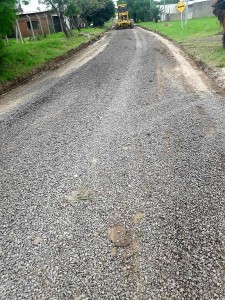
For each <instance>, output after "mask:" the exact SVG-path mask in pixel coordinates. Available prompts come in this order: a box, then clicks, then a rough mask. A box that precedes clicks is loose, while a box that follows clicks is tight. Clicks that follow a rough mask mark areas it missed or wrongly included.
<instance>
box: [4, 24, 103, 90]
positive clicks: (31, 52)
mask: <svg viewBox="0 0 225 300" xmlns="http://www.w3.org/2000/svg"><path fill="white" fill-rule="evenodd" d="M107 28H108V26H105V27H102V28H83V29H82V30H81V34H79V33H78V31H77V30H74V36H73V37H70V38H66V37H65V34H64V33H62V32H60V33H55V34H52V35H47V36H46V37H45V38H44V37H38V38H37V39H36V40H34V41H29V40H28V39H25V43H24V44H20V43H16V40H15V39H10V40H9V45H7V46H6V47H4V49H3V51H2V52H1V53H0V87H3V86H4V85H5V84H6V83H9V82H11V81H12V80H14V81H17V80H20V79H23V77H24V76H26V74H29V73H30V72H31V71H33V70H35V69H38V68H41V67H42V66H43V65H45V64H46V63H47V62H50V61H52V60H53V59H56V58H57V57H61V56H63V55H65V54H66V53H67V52H68V51H71V50H73V49H77V48H79V47H80V46H81V45H82V44H84V43H87V42H88V41H90V40H91V39H95V38H97V37H98V36H99V35H100V34H101V33H103V32H104V31H106V29H107Z"/></svg>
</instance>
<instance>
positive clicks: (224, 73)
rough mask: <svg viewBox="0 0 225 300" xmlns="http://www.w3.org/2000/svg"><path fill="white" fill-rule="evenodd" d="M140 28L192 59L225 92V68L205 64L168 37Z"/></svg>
mask: <svg viewBox="0 0 225 300" xmlns="http://www.w3.org/2000/svg"><path fill="white" fill-rule="evenodd" d="M138 27H141V28H142V29H144V30H147V31H150V32H151V33H152V34H154V36H155V37H157V38H159V39H160V40H161V41H162V42H163V43H164V44H166V45H167V46H168V47H169V48H170V45H173V47H176V48H177V49H179V50H180V51H181V53H180V54H181V55H183V56H185V57H186V58H188V59H191V60H192V61H193V62H194V63H195V64H196V65H197V67H198V68H199V69H201V70H202V71H203V72H204V73H205V74H206V75H207V77H209V78H210V79H211V80H213V82H214V83H215V84H216V85H217V86H218V87H219V88H221V89H222V90H223V91H225V68H216V67H213V66H211V65H209V64H207V63H205V62H204V61H203V60H201V58H199V56H198V55H197V54H196V55H195V54H193V53H190V51H188V48H186V47H185V46H183V45H182V44H179V43H177V42H175V41H174V40H172V39H169V38H168V37H167V36H165V35H163V34H161V33H159V32H154V31H152V30H150V29H149V28H147V27H144V26H138ZM171 50H172V49H171ZM172 51H173V50H172ZM173 53H174V55H175V56H176V52H174V51H173Z"/></svg>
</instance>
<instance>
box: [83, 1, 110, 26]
mask: <svg viewBox="0 0 225 300" xmlns="http://www.w3.org/2000/svg"><path fill="white" fill-rule="evenodd" d="M114 15H115V5H114V3H113V2H112V0H107V1H106V3H105V7H102V8H100V9H98V10H96V11H94V12H93V13H92V14H91V15H90V16H88V21H89V22H93V26H95V27H96V26H100V27H102V26H103V25H104V23H105V22H107V21H109V20H110V19H111V18H112V17H113V16H114Z"/></svg>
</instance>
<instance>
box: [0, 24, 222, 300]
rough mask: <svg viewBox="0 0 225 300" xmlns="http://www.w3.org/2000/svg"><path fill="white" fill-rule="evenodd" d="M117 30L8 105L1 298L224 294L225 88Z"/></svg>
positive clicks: (139, 33) (151, 43)
mask: <svg viewBox="0 0 225 300" xmlns="http://www.w3.org/2000/svg"><path fill="white" fill-rule="evenodd" d="M107 41H108V42H107V46H106V47H105V49H104V51H102V52H100V53H99V54H98V55H97V56H95V57H94V58H93V59H92V60H89V61H88V62H87V63H86V64H84V65H83V66H80V68H78V69H76V70H71V71H70V72H69V73H67V74H64V75H63V76H61V77H58V78H52V79H48V80H46V81H45V83H44V82H42V85H41V86H40V85H39V86H38V90H35V89H37V86H35V85H33V87H32V85H28V86H26V85H25V86H24V88H23V95H24V97H25V96H26V95H30V96H29V97H28V98H29V99H26V101H25V102H21V103H18V105H17V106H16V107H14V108H11V109H10V110H9V111H8V112H5V113H3V114H2V115H1V133H0V134H1V193H2V196H1V228H0V230H1V248H0V257H1V261H0V272H1V279H0V299H2V300H3V299H4V300H12V299H13V300H15V299H17V300H25V299H29V300H31V299H35V300H44V299H51V300H63V299H65V300H69V299H79V300H84V299H94V300H106V299H107V300H109V299H112V300H113V299H118V300H122V299H132V300H133V299H138V300H144V299H148V300H150V299H152V300H159V299H165V300H167V299H177V300H189V299H190V300H195V299H196V300H197V299H199V300H200V299H202V300H213V299H215V300H216V299H217V300H222V299H225V291H224V287H225V284H224V273H223V272H224V261H223V255H224V248H223V246H224V245H223V242H224V222H225V216H224V214H225V210H224V197H225V99H224V96H222V95H220V94H218V93H216V91H214V90H213V89H211V88H210V86H207V88H205V89H201V87H199V85H198V80H197V79H196V85H193V84H192V85H191V84H189V81H188V80H187V79H186V78H185V77H184V76H183V73H182V66H180V65H179V63H178V62H177V61H176V59H175V58H174V56H173V54H172V52H171V51H170V50H169V49H168V48H167V47H166V46H165V45H164V44H162V43H161V42H160V41H158V40H157V38H156V37H153V35H151V34H150V33H148V32H145V31H144V30H141V29H138V28H136V29H134V30H121V31H115V32H113V33H112V34H111V36H110V37H109V38H108V40H107ZM206 85H208V83H206ZM32 89H33V90H32ZM31 92H32V93H31ZM18 96H19V95H18ZM20 96H21V95H20ZM15 100H16V97H15Z"/></svg>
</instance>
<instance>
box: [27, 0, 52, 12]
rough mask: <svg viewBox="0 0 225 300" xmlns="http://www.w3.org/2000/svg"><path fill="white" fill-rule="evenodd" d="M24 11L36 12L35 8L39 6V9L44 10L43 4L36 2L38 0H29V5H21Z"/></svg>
mask: <svg viewBox="0 0 225 300" xmlns="http://www.w3.org/2000/svg"><path fill="white" fill-rule="evenodd" d="M22 7H23V11H24V13H28V12H37V11H38V10H37V8H38V7H40V9H41V11H43V10H45V9H46V7H45V6H44V5H40V4H38V0H31V1H30V4H29V5H22Z"/></svg>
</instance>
